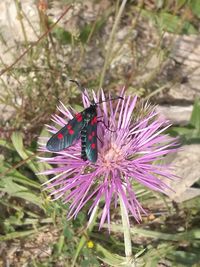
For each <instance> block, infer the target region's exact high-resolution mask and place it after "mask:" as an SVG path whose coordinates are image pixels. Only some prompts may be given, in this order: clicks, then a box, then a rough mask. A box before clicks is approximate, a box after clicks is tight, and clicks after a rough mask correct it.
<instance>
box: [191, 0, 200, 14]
mask: <svg viewBox="0 0 200 267" xmlns="http://www.w3.org/2000/svg"><path fill="white" fill-rule="evenodd" d="M189 6H190V8H191V9H192V12H193V13H194V14H195V15H196V16H197V17H198V18H200V2H199V0H190V1H189Z"/></svg>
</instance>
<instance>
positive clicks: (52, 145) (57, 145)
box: [46, 113, 84, 152]
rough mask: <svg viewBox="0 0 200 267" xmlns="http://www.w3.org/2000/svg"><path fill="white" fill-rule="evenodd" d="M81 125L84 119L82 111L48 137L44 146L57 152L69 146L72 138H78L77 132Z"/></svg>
mask: <svg viewBox="0 0 200 267" xmlns="http://www.w3.org/2000/svg"><path fill="white" fill-rule="evenodd" d="M83 126H84V120H83V116H82V113H78V114H76V116H75V117H74V118H73V119H72V120H70V121H69V122H68V124H66V125H65V126H64V127H63V128H62V129H60V130H59V131H58V132H57V133H56V134H54V135H53V136H52V137H51V138H50V139H49V141H48V142H47V145H46V148H47V149H48V150H49V151H53V152H59V151H62V150H64V149H65V148H67V147H69V146H71V145H72V144H73V142H74V140H76V139H78V138H79V136H80V135H79V133H80V131H81V129H82V128H83Z"/></svg>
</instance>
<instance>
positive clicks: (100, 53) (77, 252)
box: [0, 0, 200, 267]
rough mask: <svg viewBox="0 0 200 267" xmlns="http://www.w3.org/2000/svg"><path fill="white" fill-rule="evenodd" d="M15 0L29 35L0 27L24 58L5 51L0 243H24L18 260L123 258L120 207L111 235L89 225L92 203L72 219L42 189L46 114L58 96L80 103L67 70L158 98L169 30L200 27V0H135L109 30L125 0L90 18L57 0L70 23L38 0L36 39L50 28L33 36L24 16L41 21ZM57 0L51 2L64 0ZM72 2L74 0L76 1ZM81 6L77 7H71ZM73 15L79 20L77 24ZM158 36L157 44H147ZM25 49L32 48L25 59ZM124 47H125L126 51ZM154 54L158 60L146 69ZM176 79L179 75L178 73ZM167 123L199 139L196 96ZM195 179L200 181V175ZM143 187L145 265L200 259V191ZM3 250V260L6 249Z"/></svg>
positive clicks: (139, 233) (136, 238) (114, 89)
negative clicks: (177, 194) (184, 117)
mask: <svg viewBox="0 0 200 267" xmlns="http://www.w3.org/2000/svg"><path fill="white" fill-rule="evenodd" d="M14 2H15V4H16V8H17V13H18V20H19V23H20V29H21V31H22V36H23V41H21V42H15V44H14V50H13V47H10V45H9V43H8V41H7V40H5V39H4V37H3V34H2V32H1V29H0V42H1V45H2V46H3V47H4V48H5V50H4V51H6V55H9V53H10V54H12V55H13V54H14V59H13V60H12V62H15V61H16V64H14V65H12V66H11V67H9V65H10V64H7V62H6V61H5V60H4V56H1V57H0V68H1V77H0V109H2V111H1V113H2V114H3V117H2V119H1V121H0V137H1V138H0V152H1V155H0V195H1V197H0V210H1V212H0V233H1V235H0V241H1V243H2V247H3V248H4V249H3V250H2V251H4V253H5V255H6V257H8V258H9V253H8V252H10V251H11V250H12V249H13V247H15V248H16V251H15V252H12V253H11V252H10V255H11V254H12V256H11V258H10V259H9V261H10V262H11V263H12V265H10V266H38V267H45V266H48V267H49V266H83V267H84V266H101V263H104V265H102V266H122V265H120V264H122V263H123V262H124V245H123V232H122V228H121V218H120V216H119V215H118V211H117V210H116V209H115V208H114V205H113V210H112V211H111V213H112V216H113V218H112V222H116V223H115V224H112V226H111V234H110V235H108V232H107V229H106V228H105V229H102V230H101V231H99V230H98V225H96V224H94V225H92V226H91V227H90V228H89V229H86V227H87V220H88V218H87V214H86V213H85V212H84V210H83V211H81V212H80V213H79V215H78V217H77V219H76V220H71V221H67V220H66V211H67V209H68V206H67V205H64V204H63V203H61V202H60V201H55V202H52V201H50V198H49V197H48V196H47V193H46V192H45V191H42V187H41V184H42V183H44V182H46V181H47V180H48V178H47V176H46V175H39V174H38V173H40V172H41V171H42V170H45V169H50V168H51V166H49V165H48V164H47V163H41V162H39V161H38V159H37V157H38V156H40V155H41V154H42V152H39V151H38V145H37V141H38V137H39V136H40V137H41V136H45V135H47V133H46V132H45V129H44V124H46V123H50V117H51V114H53V113H54V112H55V111H56V105H58V102H59V100H62V102H63V103H64V104H65V105H66V106H68V105H70V106H71V107H72V108H76V109H77V110H81V108H82V104H81V96H80V92H79V90H78V89H77V88H76V86H75V85H74V84H72V83H69V81H68V80H69V79H77V80H79V81H81V83H82V84H83V86H85V87H87V88H89V89H94V90H97V89H98V88H99V87H100V86H101V85H102V86H103V88H104V89H105V91H106V92H107V93H110V94H111V95H112V94H117V93H118V92H119V90H120V86H122V85H126V88H127V92H129V94H131V95H134V94H137V95H139V96H141V97H143V98H145V99H149V98H151V97H153V98H152V101H153V102H155V103H156V101H157V97H158V95H159V93H161V92H163V91H164V90H165V89H166V87H165V83H166V81H165V80H164V79H163V80H162V76H161V73H162V70H163V66H164V64H165V63H166V62H167V60H168V59H169V55H170V52H171V48H172V45H173V42H172V43H171V44H170V45H169V46H167V47H166V46H163V38H164V35H165V34H166V33H172V34H174V35H179V36H182V35H183V34H186V35H188V36H190V34H195V35H197V34H199V28H200V21H199V19H200V4H199V1H198V0H177V1H162V0H159V1H145V0H144V1H127V3H126V6H125V8H124V10H123V12H122V15H121V16H120V17H119V18H118V19H119V20H118V21H117V22H118V23H117V24H118V25H117V26H118V27H116V29H115V30H114V32H113V36H111V37H110V34H111V31H112V29H113V25H114V22H116V20H115V19H116V18H117V17H118V15H119V10H120V6H121V1H104V2H105V3H104V4H105V5H107V6H106V7H104V4H103V1H91V2H94V4H96V9H97V10H95V12H96V13H92V15H91V18H87V16H88V17H89V15H90V13H89V11H87V8H86V7H84V5H83V4H82V3H81V1H58V2H59V3H60V5H61V4H62V5H63V8H60V16H61V15H62V13H63V12H64V10H65V9H66V8H67V7H70V9H69V12H66V15H65V16H64V17H63V18H62V20H61V21H65V23H66V25H67V26H65V23H60V24H56V25H54V23H55V18H54V17H52V16H50V15H47V14H49V13H50V12H49V13H47V12H46V10H45V9H41V8H40V6H39V5H37V11H38V14H39V22H38V23H39V25H38V26H39V27H38V28H39V29H40V30H38V29H34V31H35V32H36V37H37V40H39V37H40V36H42V35H44V38H42V39H40V40H39V41H36V42H31V41H29V39H28V33H27V32H26V31H27V29H26V27H25V26H24V25H25V24H27V23H28V24H29V25H31V27H33V24H32V21H30V19H29V18H28V17H27V16H25V13H24V11H23V1H21V5H20V4H19V3H20V1H18V0H15V1H14ZM38 2H42V1H38ZM49 2H51V3H50V4H51V5H52V8H53V6H54V4H56V3H57V1H49ZM72 2H73V4H74V7H73V6H70V5H71V4H72ZM96 2H97V3H96ZM154 2H155V3H154ZM50 4H49V6H48V8H49V9H50V8H51V5H50ZM75 7H76V8H77V10H79V11H76V12H75V11H74V12H75V13H74V15H71V16H69V17H67V16H68V14H70V12H71V11H72V10H74V9H76V8H75ZM47 11H48V10H47ZM93 12H94V10H93ZM72 13H73V12H72ZM83 13H84V16H83ZM66 17H67V19H66ZM70 23H71V25H74V24H73V23H75V24H76V26H75V27H70ZM52 26H53V28H52V30H50V29H51V27H52ZM148 27H149V28H148ZM33 28H34V27H33ZM120 30H123V32H121V35H122V37H121V36H120V35H119V34H118V33H119V32H120ZM148 32H151V34H150V35H148ZM45 33H46V34H45ZM152 36H153V37H152ZM154 37H155V38H154ZM151 38H152V44H153V45H152V46H148V43H149V42H150V39H151ZM111 39H112V40H111ZM108 40H110V44H111V45H110V46H109V45H108ZM124 45H125V46H124ZM126 47H128V49H127V48H126ZM27 49H28V52H27V53H26V54H24V56H22V57H20V59H19V60H17V59H18V57H19V55H22V53H23V51H26V50H27ZM123 49H127V50H125V55H124V50H123ZM14 51H15V53H14ZM126 53H130V54H128V55H127V54H126ZM126 56H128V59H127V58H126ZM155 57H156V63H155V68H154V67H152V68H149V69H148V67H147V66H148V64H150V65H151V62H152V59H153V58H155ZM105 62H106V63H105ZM103 70H104V71H103ZM102 71H103V72H102ZM102 73H103V75H102ZM146 73H147V75H144V74H146ZM159 76H160V77H161V78H160V79H158V77H159ZM170 82H171V84H177V83H180V81H179V80H177V78H174V80H171V81H170ZM5 110H6V112H8V115H5ZM7 110H8V111H7ZM6 114H7V113H6ZM169 133H170V134H171V135H173V136H180V137H181V139H182V140H183V143H184V144H194V143H199V142H200V102H199V100H198V99H197V100H196V101H195V103H194V108H193V113H192V116H191V119H190V122H189V124H188V125H186V126H180V125H177V126H176V127H172V128H171V129H170V130H169ZM195 187H197V188H199V187H200V183H199V181H198V182H196V183H195ZM135 189H136V196H137V198H138V199H139V201H140V202H141V203H142V205H143V206H144V207H147V209H148V210H149V211H150V215H149V216H147V217H144V218H143V223H142V224H136V223H135V222H134V221H133V220H132V221H131V223H132V226H131V234H132V250H133V253H134V255H136V258H137V259H138V262H139V263H138V266H145V267H154V266H162V265H159V264H161V263H163V264H164V263H165V264H166V265H163V266H188V267H189V266H193V267H195V266H196V267H197V266H199V262H200V254H199V251H200V228H199V220H200V209H199V207H200V198H199V197H197V198H194V199H190V200H189V201H186V202H183V203H182V204H176V203H173V202H171V201H170V200H169V199H168V198H165V197H163V196H161V195H159V196H158V195H157V194H155V193H152V192H149V191H148V190H147V189H145V188H144V187H142V186H141V185H135ZM98 212H99V213H101V211H98ZM98 215H99V214H97V217H98ZM90 240H91V241H92V242H93V244H94V247H92V248H89V246H88V241H90ZM13 244H14V245H13ZM5 251H6V252H7V254H6V252H5ZM2 259H3V261H4V263H5V258H4V257H2ZM3 261H2V262H3ZM2 262H1V261H0V265H1V264H3V263H2ZM23 264H24V265H23ZM168 264H169V265H168Z"/></svg>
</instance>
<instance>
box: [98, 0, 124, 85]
mask: <svg viewBox="0 0 200 267" xmlns="http://www.w3.org/2000/svg"><path fill="white" fill-rule="evenodd" d="M126 2H127V0H123V1H122V4H121V6H120V9H119V12H118V14H117V16H116V19H115V22H114V25H113V28H112V31H111V34H110V37H109V40H108V49H107V52H106V56H105V61H104V65H103V69H102V73H101V77H100V83H99V88H102V85H103V82H104V78H105V73H106V70H107V67H108V63H109V59H110V56H111V52H112V47H113V42H114V39H115V33H116V30H117V26H118V24H119V21H120V18H121V16H122V13H123V10H124V8H125V5H126Z"/></svg>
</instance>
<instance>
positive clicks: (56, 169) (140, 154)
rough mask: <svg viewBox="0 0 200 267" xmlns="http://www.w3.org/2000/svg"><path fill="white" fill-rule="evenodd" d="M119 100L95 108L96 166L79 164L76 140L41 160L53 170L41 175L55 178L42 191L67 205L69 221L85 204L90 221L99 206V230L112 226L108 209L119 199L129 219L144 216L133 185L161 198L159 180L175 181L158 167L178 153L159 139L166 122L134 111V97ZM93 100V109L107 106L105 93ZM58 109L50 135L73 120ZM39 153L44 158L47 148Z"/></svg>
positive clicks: (150, 112)
mask: <svg viewBox="0 0 200 267" xmlns="http://www.w3.org/2000/svg"><path fill="white" fill-rule="evenodd" d="M86 95H87V91H86V92H85V94H83V96H82V98H83V105H84V107H85V108H86V107H88V106H90V103H89V100H88V98H87V97H86ZM121 96H123V97H124V100H117V101H114V102H112V101H108V102H103V103H102V104H100V105H98V106H97V113H98V117H100V118H101V121H103V123H101V122H100V123H98V127H97V136H98V160H97V162H95V163H92V162H90V161H88V160H87V161H83V160H82V159H81V157H80V154H81V142H80V140H78V141H77V142H75V143H74V144H73V145H72V146H70V147H68V148H67V149H65V150H63V151H60V152H56V153H55V154H54V156H53V157H44V158H42V159H41V160H42V161H45V162H48V163H50V164H52V165H53V168H52V169H50V170H46V171H44V172H43V173H44V174H46V175H54V177H53V178H51V179H50V180H49V181H48V183H46V188H47V189H49V190H50V192H51V193H50V194H51V196H53V198H54V199H59V198H62V200H63V201H64V203H70V206H69V212H68V218H71V217H76V216H77V214H78V213H79V211H80V210H81V209H82V208H83V207H84V206H85V205H86V204H87V203H88V202H89V201H91V206H90V208H89V210H88V213H89V214H90V218H92V217H93V215H94V213H95V210H96V208H97V206H98V205H99V203H100V201H102V202H103V210H102V216H101V219H100V227H101V226H102V225H103V223H104V222H105V221H106V220H107V222H108V224H110V206H111V203H112V202H114V204H115V206H117V203H118V199H119V198H120V199H121V201H122V202H123V205H124V207H125V208H126V211H127V216H128V214H131V215H132V216H133V217H134V218H135V219H136V220H137V221H140V220H141V215H140V214H141V212H145V211H144V210H143V208H142V206H141V205H140V203H139V201H138V200H137V198H136V195H135V192H134V186H133V183H134V182H138V183H141V184H142V185H144V186H146V187H148V188H149V189H152V190H155V191H159V192H163V193H164V192H165V189H166V188H167V185H166V184H165V183H164V180H163V178H169V179H171V178H174V176H173V174H172V173H171V171H170V167H169V166H166V165H161V164H160V160H161V159H162V158H163V157H164V156H166V155H167V154H169V153H172V152H174V151H175V150H176V149H175V148H174V146H175V144H176V141H175V140H174V139H173V138H171V137H169V136H168V135H166V134H164V133H163V132H164V131H165V130H166V129H167V128H168V127H169V126H170V125H169V123H168V121H166V120H165V119H162V118H161V117H159V116H158V114H157V112H156V110H155V108H152V107H150V105H148V104H144V105H143V106H141V109H138V108H136V106H137V105H138V104H137V97H131V96H128V97H127V96H125V95H124V93H123V90H122V92H121ZM93 98H94V101H95V103H97V102H99V101H102V100H105V95H104V92H103V91H101V92H99V93H98V94H95V93H94V92H93ZM58 109H59V111H60V112H61V115H54V116H52V120H53V121H54V122H55V123H56V124H57V125H58V128H55V127H53V126H48V130H49V131H50V132H52V133H56V132H57V131H58V129H59V128H61V127H63V126H65V125H66V124H67V123H68V121H69V120H70V119H72V118H73V116H74V114H72V112H70V110H69V109H68V108H66V107H65V106H64V105H63V104H62V103H61V104H60V106H59V107H58ZM41 149H42V150H43V151H46V152H48V151H47V149H46V147H45V145H43V146H42V147H41Z"/></svg>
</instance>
